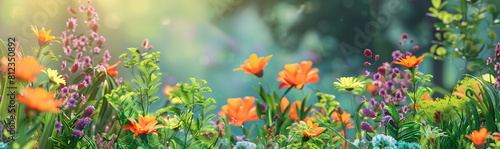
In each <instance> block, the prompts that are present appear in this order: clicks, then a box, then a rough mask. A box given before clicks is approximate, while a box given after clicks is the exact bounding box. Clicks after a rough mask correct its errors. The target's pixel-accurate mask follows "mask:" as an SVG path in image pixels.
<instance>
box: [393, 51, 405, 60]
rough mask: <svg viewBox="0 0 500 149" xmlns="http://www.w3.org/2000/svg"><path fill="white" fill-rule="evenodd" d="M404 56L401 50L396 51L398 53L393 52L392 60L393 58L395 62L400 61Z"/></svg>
mask: <svg viewBox="0 0 500 149" xmlns="http://www.w3.org/2000/svg"><path fill="white" fill-rule="evenodd" d="M403 56H404V54H403V53H401V51H399V50H396V51H394V52H392V58H393V59H394V60H399V59H400V58H402V57H403Z"/></svg>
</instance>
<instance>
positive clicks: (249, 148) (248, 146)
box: [234, 141, 257, 149]
mask: <svg viewBox="0 0 500 149" xmlns="http://www.w3.org/2000/svg"><path fill="white" fill-rule="evenodd" d="M234 148H235V149H240V148H245V149H255V148H257V145H255V144H254V143H252V142H248V141H238V142H236V146H234Z"/></svg>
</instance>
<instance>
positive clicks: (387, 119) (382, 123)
mask: <svg viewBox="0 0 500 149" xmlns="http://www.w3.org/2000/svg"><path fill="white" fill-rule="evenodd" d="M392 120H393V119H392V116H390V115H386V116H384V117H382V121H380V126H387V124H389V122H390V121H392Z"/></svg>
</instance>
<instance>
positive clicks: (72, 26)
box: [66, 18, 76, 32]
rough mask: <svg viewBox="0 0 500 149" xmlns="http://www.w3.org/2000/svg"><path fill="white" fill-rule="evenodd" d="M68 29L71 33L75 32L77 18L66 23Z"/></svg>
mask: <svg viewBox="0 0 500 149" xmlns="http://www.w3.org/2000/svg"><path fill="white" fill-rule="evenodd" d="M66 27H68V30H69V31H72V32H75V29H76V18H69V20H68V22H66Z"/></svg>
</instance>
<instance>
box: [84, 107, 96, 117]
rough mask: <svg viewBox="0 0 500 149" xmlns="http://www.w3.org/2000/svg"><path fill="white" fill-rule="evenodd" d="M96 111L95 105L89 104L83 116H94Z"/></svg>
mask: <svg viewBox="0 0 500 149" xmlns="http://www.w3.org/2000/svg"><path fill="white" fill-rule="evenodd" d="M94 111H95V108H94V106H88V107H87V108H85V110H83V114H82V117H90V116H92V114H94Z"/></svg>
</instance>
